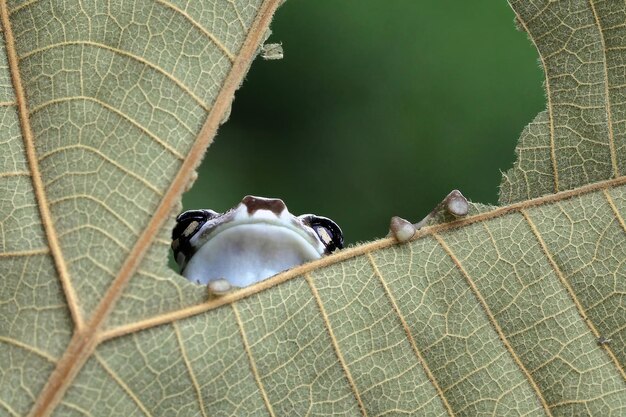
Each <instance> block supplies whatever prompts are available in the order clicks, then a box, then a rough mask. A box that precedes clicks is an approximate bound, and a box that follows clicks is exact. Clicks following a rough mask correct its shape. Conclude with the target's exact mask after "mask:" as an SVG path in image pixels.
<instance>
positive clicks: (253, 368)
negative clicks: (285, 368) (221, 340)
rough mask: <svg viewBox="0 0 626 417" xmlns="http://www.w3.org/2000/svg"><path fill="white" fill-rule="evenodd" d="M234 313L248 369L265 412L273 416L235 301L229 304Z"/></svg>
mask: <svg viewBox="0 0 626 417" xmlns="http://www.w3.org/2000/svg"><path fill="white" fill-rule="evenodd" d="M230 306H231V307H232V309H233V312H234V313H235V320H236V321H237V327H238V328H239V333H240V334H241V340H242V343H243V347H244V350H245V352H246V356H247V357H248V362H249V364H250V370H251V371H252V375H253V376H254V380H255V381H256V384H257V386H258V387H259V391H260V392H261V396H262V397H263V402H265V407H266V408H267V412H268V413H269V414H270V416H272V417H274V416H275V414H274V410H273V409H272V404H271V403H270V400H269V398H268V397H267V392H266V391H265V388H264V387H263V382H262V381H261V376H260V375H259V371H258V369H257V367H256V362H255V360H254V357H253V356H252V351H251V350H250V343H249V342H248V337H247V336H246V331H245V330H244V328H243V322H242V321H241V317H240V315H239V310H238V309H237V306H236V304H235V303H232V304H231V305H230Z"/></svg>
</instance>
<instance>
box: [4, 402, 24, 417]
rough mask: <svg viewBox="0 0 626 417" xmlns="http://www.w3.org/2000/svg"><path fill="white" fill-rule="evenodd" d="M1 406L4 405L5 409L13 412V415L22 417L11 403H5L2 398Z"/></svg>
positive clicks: (10, 412)
mask: <svg viewBox="0 0 626 417" xmlns="http://www.w3.org/2000/svg"><path fill="white" fill-rule="evenodd" d="M0 406H2V407H4V409H5V410H7V411H8V412H9V414H11V415H12V416H13V417H22V416H21V415H20V414H19V413H18V412H17V411H15V410H14V409H12V408H11V406H10V405H9V404H7V403H5V402H4V401H3V400H1V399H0Z"/></svg>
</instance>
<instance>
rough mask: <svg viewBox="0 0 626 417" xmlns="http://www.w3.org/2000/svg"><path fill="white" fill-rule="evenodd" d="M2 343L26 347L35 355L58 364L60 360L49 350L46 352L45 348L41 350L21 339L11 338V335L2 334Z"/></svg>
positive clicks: (0, 337) (0, 340)
mask: <svg viewBox="0 0 626 417" xmlns="http://www.w3.org/2000/svg"><path fill="white" fill-rule="evenodd" d="M0 343H6V344H7V345H12V346H16V347H18V348H20V349H24V350H26V351H28V352H31V353H34V354H35V355H37V356H40V357H42V358H44V359H45V360H47V361H48V362H50V363H52V364H56V363H57V360H58V359H57V358H55V357H54V356H52V355H50V354H49V353H47V352H44V351H43V350H39V349H37V348H36V347H34V346H30V345H27V344H26V343H23V342H20V341H19V340H15V339H11V338H10V337H4V336H0Z"/></svg>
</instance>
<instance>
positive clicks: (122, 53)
mask: <svg viewBox="0 0 626 417" xmlns="http://www.w3.org/2000/svg"><path fill="white" fill-rule="evenodd" d="M5 1H6V0H5ZM70 45H76V46H84V45H87V46H93V47H94V48H100V49H103V50H105V51H109V52H112V53H115V54H117V55H120V56H123V57H126V58H130V59H133V60H135V61H137V62H139V63H141V64H143V65H145V66H146V67H148V68H151V69H153V70H155V71H156V72H158V73H160V74H162V75H164V76H165V77H166V78H168V79H169V80H170V81H172V82H173V83H174V84H176V85H177V86H178V87H179V88H180V89H181V90H182V91H184V92H185V93H186V94H188V95H189V96H190V97H191V98H192V99H193V100H194V101H195V102H196V103H198V105H199V106H200V107H202V108H203V109H204V110H206V111H208V110H210V108H211V106H209V105H208V104H207V103H205V102H204V101H202V99H201V98H200V97H198V96H197V95H196V94H195V93H194V92H193V91H192V90H191V89H190V88H189V87H187V86H186V85H185V84H183V83H182V81H180V80H179V79H177V78H176V77H174V76H173V75H172V74H170V73H169V72H167V71H165V70H164V69H163V68H161V67H159V66H158V65H155V64H153V63H152V62H150V61H148V60H147V59H145V58H143V57H141V56H139V55H135V54H133V53H131V52H129V51H125V50H123V49H119V48H114V47H112V46H109V45H106V44H103V43H99V42H93V41H85V40H79V41H66V42H58V43H53V44H50V45H47V46H44V47H42V48H37V49H33V50H31V51H29V52H27V53H25V54H24V55H22V56H20V57H19V58H18V59H19V60H20V61H23V60H26V59H28V58H30V57H31V56H33V55H36V54H38V53H42V52H45V51H49V50H51V49H55V48H62V47H64V46H70Z"/></svg>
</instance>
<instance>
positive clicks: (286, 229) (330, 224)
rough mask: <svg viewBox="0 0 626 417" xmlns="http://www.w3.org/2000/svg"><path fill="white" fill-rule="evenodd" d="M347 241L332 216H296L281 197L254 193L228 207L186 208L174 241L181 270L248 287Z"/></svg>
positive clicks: (206, 280)
mask: <svg viewBox="0 0 626 417" xmlns="http://www.w3.org/2000/svg"><path fill="white" fill-rule="evenodd" d="M343 246H344V244H343V232H342V230H341V228H340V227H339V226H338V225H337V223H335V222H334V221H333V220H331V219H329V218H327V217H323V216H318V215H315V214H302V215H299V216H296V215H293V214H291V213H290V212H289V210H288V208H287V206H286V204H285V203H284V201H283V200H281V199H279V198H267V197H259V196H253V195H246V196H245V197H244V198H243V199H242V200H241V202H240V203H239V204H237V205H236V206H235V207H233V208H231V209H230V210H227V211H226V212H224V213H219V212H217V211H214V210H211V209H199V210H188V211H184V212H183V213H181V214H179V215H178V216H177V217H176V225H175V226H174V228H173V230H172V243H171V248H172V251H173V253H174V259H175V260H176V263H177V264H178V266H179V268H180V273H181V275H183V276H184V277H185V278H187V279H188V280H190V281H192V282H194V283H196V284H201V285H207V286H209V288H210V287H211V285H214V286H219V287H220V288H224V286H226V287H227V288H229V287H233V288H243V287H247V286H250V285H253V284H255V283H258V282H260V281H262V280H265V279H267V278H269V277H272V276H274V275H276V274H278V273H280V272H283V271H286V270H288V269H291V268H294V267H296V266H298V265H302V264H304V263H306V262H310V261H314V260H316V259H320V258H321V257H323V256H327V255H330V254H331V253H333V252H335V251H336V250H340V249H343Z"/></svg>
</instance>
